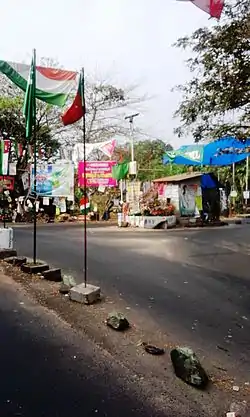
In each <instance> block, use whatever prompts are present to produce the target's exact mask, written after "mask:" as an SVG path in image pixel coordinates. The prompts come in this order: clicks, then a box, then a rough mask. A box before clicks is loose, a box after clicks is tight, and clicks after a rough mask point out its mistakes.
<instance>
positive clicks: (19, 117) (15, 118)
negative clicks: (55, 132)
mask: <svg viewBox="0 0 250 417" xmlns="http://www.w3.org/2000/svg"><path fill="white" fill-rule="evenodd" d="M23 98H24V96H23V95H22V96H16V97H11V96H10V97H7V96H0V132H1V136H2V137H6V138H8V139H11V142H12V152H11V159H12V161H15V162H16V163H17V183H18V180H19V178H20V176H21V175H22V174H23V172H24V171H25V170H26V169H27V165H28V162H29V161H30V158H29V146H31V147H32V146H33V145H34V142H33V138H31V139H30V140H29V141H27V140H26V139H25V120H24V117H23ZM41 104H43V103H41ZM36 131H37V149H39V150H41V151H42V154H43V160H45V161H47V160H49V159H50V158H51V157H53V155H55V154H56V153H57V152H58V149H59V146H60V145H59V143H58V140H57V139H54V138H53V137H52V135H51V129H50V126H49V125H48V123H47V119H46V117H44V106H43V105H40V103H38V106H37V120H36ZM19 145H21V146H22V149H23V151H22V153H21V154H20V155H18V154H17V153H16V151H15V149H16V148H18V146H19Z"/></svg>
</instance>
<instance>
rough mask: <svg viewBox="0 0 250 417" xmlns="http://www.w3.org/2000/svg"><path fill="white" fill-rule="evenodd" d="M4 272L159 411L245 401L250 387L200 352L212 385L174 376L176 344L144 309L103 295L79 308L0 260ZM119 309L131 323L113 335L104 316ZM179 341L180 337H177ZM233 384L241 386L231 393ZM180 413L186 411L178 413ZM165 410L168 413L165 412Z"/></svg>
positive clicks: (196, 412)
mask: <svg viewBox="0 0 250 417" xmlns="http://www.w3.org/2000/svg"><path fill="white" fill-rule="evenodd" d="M2 267H3V271H4V273H5V274H6V275H8V276H10V277H12V278H13V279H14V280H15V281H16V282H17V283H18V284H19V285H21V286H22V288H23V289H24V290H25V291H26V292H27V293H28V294H29V295H30V296H31V297H32V298H33V299H35V300H36V301H37V302H39V304H41V305H42V306H44V307H46V308H48V309H51V310H53V311H54V312H56V314H57V315H58V316H59V317H61V318H62V319H63V320H64V321H66V322H67V323H69V324H70V326H71V327H72V329H74V330H75V331H77V332H83V333H85V334H86V335H87V336H88V337H89V338H91V339H92V340H93V341H94V342H95V343H96V344H97V345H98V346H100V347H101V348H102V349H104V350H106V351H107V352H108V353H109V354H111V355H112V357H114V359H115V360H116V361H117V362H118V363H119V364H120V365H121V366H122V367H123V368H124V369H126V370H129V372H130V374H131V376H133V379H134V380H135V381H136V382H137V383H138V386H140V389H142V390H145V391H146V392H147V393H148V395H149V397H150V401H151V402H152V403H153V405H154V407H155V408H156V409H158V410H163V411H164V412H166V415H168V416H171V410H172V409H174V410H179V412H180V415H185V416H186V417H189V416H190V417H191V416H192V417H194V416H197V417H198V416H199V417H202V416H204V417H209V416H213V417H215V416H216V417H217V416H218V417H221V416H225V415H226V412H227V411H228V410H229V405H230V404H231V403H232V402H233V401H237V402H238V401H243V400H247V401H249V398H250V388H249V386H248V385H246V384H245V381H243V380H242V381H239V380H238V379H235V378H234V377H233V375H228V373H227V372H226V369H225V368H224V364H221V363H220V362H219V361H218V362H217V361H215V362H214V363H211V362H210V361H208V360H207V359H206V357H205V355H204V352H199V351H198V352H197V353H198V355H199V357H200V359H201V360H202V363H203V365H204V367H205V368H206V370H207V371H208V373H209V375H210V378H211V380H212V383H211V384H210V387H209V389H208V390H207V391H205V392H200V391H197V390H195V389H194V388H192V387H189V386H187V385H185V384H184V383H183V382H182V381H180V380H178V379H177V378H176V377H175V375H174V373H173V370H172V366H171V362H170V357H169V352H170V349H171V348H172V347H173V346H175V345H176V344H179V343H178V341H172V340H170V338H169V336H168V335H167V334H163V333H162V332H161V329H160V328H158V326H157V323H155V322H154V321H153V320H152V318H151V317H150V314H149V313H145V312H143V314H140V311H139V310H136V311H133V310H132V309H130V308H129V307H128V306H126V304H125V303H124V301H123V300H122V299H114V298H112V299H111V298H109V297H106V298H105V299H103V300H102V301H101V302H100V303H98V304H95V305H92V306H83V305H81V304H78V303H74V302H71V301H70V300H69V298H68V297H67V296H64V295H61V294H60V293H59V291H58V290H59V284H56V283H51V282H47V281H45V280H43V279H41V278H39V277H37V276H30V275H27V274H23V273H22V272H21V271H20V270H19V268H15V267H13V266H10V265H9V264H7V263H5V262H2ZM114 310H115V311H122V312H123V313H125V314H126V316H127V318H128V320H129V321H130V323H131V329H130V330H129V331H127V332H124V333H118V332H115V331H113V330H112V329H109V328H107V326H106V324H105V320H106V317H107V315H108V313H109V312H111V311H114ZM142 342H148V343H152V344H155V345H156V346H160V347H164V348H165V350H166V354H165V355H163V356H161V357H156V356H151V355H149V354H147V353H145V352H144V349H143V347H142V345H141V344H142ZM179 342H180V341H179ZM233 385H237V386H239V387H240V391H239V392H234V391H233ZM183 412H184V413H185V414H183ZM169 413H170V414H169Z"/></svg>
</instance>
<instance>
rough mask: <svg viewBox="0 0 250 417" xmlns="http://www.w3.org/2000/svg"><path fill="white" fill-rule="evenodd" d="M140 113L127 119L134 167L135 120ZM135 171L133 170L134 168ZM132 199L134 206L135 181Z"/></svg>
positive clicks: (132, 186) (132, 184)
mask: <svg viewBox="0 0 250 417" xmlns="http://www.w3.org/2000/svg"><path fill="white" fill-rule="evenodd" d="M139 114H140V113H134V114H131V115H129V116H126V117H125V120H128V121H129V127H130V146H131V162H132V164H131V165H134V164H133V162H134V160H135V154H134V118H135V117H137V116H139ZM132 169H133V168H132ZM131 199H132V204H133V205H134V200H135V198H134V179H132V182H131Z"/></svg>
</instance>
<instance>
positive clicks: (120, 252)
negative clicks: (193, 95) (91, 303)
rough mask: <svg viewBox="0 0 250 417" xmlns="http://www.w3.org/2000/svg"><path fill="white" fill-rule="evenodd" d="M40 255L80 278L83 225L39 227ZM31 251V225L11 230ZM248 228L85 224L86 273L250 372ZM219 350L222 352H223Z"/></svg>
mask: <svg viewBox="0 0 250 417" xmlns="http://www.w3.org/2000/svg"><path fill="white" fill-rule="evenodd" d="M37 240H38V257H39V258H41V259H45V260H47V261H48V262H50V263H51V264H53V265H54V266H59V267H61V268H63V269H64V270H65V271H67V272H68V271H70V272H72V273H73V274H74V275H75V276H76V277H77V280H78V282H81V281H82V278H83V272H82V269H83V227H82V226H67V225H65V226H60V227H59V226H53V225H48V226H40V227H39V228H38V235H37ZM15 245H16V247H17V249H18V252H19V253H20V254H23V255H28V256H31V255H32V228H30V227H18V228H16V229H15ZM249 255H250V226H249V225H245V226H229V227H221V228H216V229H202V230H192V231H191V230H186V231H185V230H184V231H136V230H127V229H123V230H119V229H115V228H112V227H111V228H102V227H101V228H93V229H91V228H89V229H88V260H89V261H88V276H89V280H90V282H92V283H96V284H99V285H101V288H102V290H103V291H104V292H105V293H108V294H111V293H114V294H120V295H122V297H123V299H124V300H125V301H126V303H127V305H128V306H131V307H132V308H137V307H138V308H140V309H141V311H143V310H145V311H147V313H148V312H149V311H150V315H151V316H152V318H154V320H155V321H156V322H157V324H158V325H159V326H161V328H162V329H163V330H165V331H167V332H168V333H170V334H173V335H178V338H179V339H180V340H182V341H183V343H184V342H185V343H188V344H189V345H191V346H193V347H196V346H198V347H199V346H200V347H201V348H204V349H205V350H206V351H209V352H211V355H212V354H213V352H214V353H218V352H219V351H220V352H221V353H222V354H224V355H225V356H227V359H229V360H230V361H231V362H232V363H234V365H235V368H237V370H238V371H239V372H242V373H243V374H246V375H249V370H250V348H249V346H250V277H249V272H250V262H249V261H250V256H249ZM221 347H222V348H223V349H224V350H222V349H220V348H221Z"/></svg>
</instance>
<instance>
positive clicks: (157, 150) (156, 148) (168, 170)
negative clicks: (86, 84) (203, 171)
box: [134, 139, 185, 181]
mask: <svg viewBox="0 0 250 417" xmlns="http://www.w3.org/2000/svg"><path fill="white" fill-rule="evenodd" d="M171 150H173V148H172V146H171V145H170V144H166V143H165V142H163V141H162V140H158V139H156V140H144V141H140V142H138V143H136V144H135V149H134V152H135V160H136V161H137V164H138V179H139V180H140V181H145V180H153V179H155V178H160V177H164V176H168V175H175V174H179V173H181V172H184V171H185V167H181V166H177V165H175V164H168V165H163V163H162V159H163V155H164V153H165V152H167V151H171Z"/></svg>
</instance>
